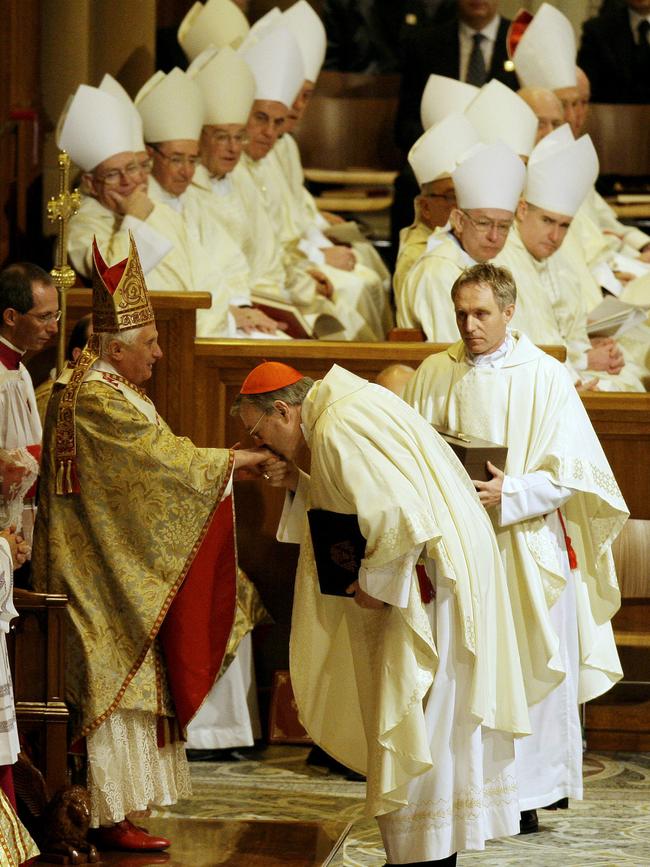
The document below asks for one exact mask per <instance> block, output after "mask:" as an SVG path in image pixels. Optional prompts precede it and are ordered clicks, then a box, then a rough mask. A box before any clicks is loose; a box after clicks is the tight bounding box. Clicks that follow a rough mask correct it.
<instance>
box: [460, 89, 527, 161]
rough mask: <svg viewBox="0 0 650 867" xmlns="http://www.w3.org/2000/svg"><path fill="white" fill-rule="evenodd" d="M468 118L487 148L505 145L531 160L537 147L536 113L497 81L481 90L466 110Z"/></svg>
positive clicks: (512, 91)
mask: <svg viewBox="0 0 650 867" xmlns="http://www.w3.org/2000/svg"><path fill="white" fill-rule="evenodd" d="M465 116H466V117H467V119H468V120H469V121H470V122H471V124H472V126H473V127H474V128H475V129H476V131H477V132H478V134H479V138H480V140H481V141H482V142H483V143H484V144H493V143H494V142H496V141H502V142H505V144H507V145H508V147H509V148H511V149H512V150H513V151H514V152H515V153H516V154H519V156H528V155H529V154H530V152H531V151H532V149H533V147H534V145H535V136H536V135H537V116H536V115H535V112H534V111H533V110H532V108H531V107H530V106H529V105H528V104H527V103H526V102H524V100H523V99H522V98H521V97H520V96H517V94H516V93H515V92H514V90H511V89H510V88H509V87H506V85H505V84H502V82H500V81H497V79H496V78H493V79H492V80H491V81H489V82H488V83H487V84H485V85H484V86H483V87H482V88H481V89H480V91H479V92H478V94H477V95H476V97H475V98H474V99H473V100H472V102H471V103H470V104H469V106H468V107H467V108H466V109H465Z"/></svg>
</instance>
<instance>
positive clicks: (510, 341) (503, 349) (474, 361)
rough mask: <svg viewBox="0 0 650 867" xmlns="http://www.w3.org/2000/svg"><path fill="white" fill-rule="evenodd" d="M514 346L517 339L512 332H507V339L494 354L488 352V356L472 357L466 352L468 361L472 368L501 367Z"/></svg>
mask: <svg viewBox="0 0 650 867" xmlns="http://www.w3.org/2000/svg"><path fill="white" fill-rule="evenodd" d="M514 346H515V339H514V337H513V336H512V334H511V333H510V330H507V331H506V339H505V340H504V341H503V343H502V344H501V346H499V347H498V348H497V349H495V350H494V351H493V352H488V353H487V354H486V355H472V353H471V352H469V351H468V350H466V355H467V359H466V360H467V363H468V364H469V365H470V367H501V366H502V364H503V362H504V361H505V359H506V357H507V356H508V355H509V353H510V352H511V350H512V349H514Z"/></svg>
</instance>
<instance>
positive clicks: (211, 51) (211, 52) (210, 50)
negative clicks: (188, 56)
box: [185, 43, 234, 78]
mask: <svg viewBox="0 0 650 867" xmlns="http://www.w3.org/2000/svg"><path fill="white" fill-rule="evenodd" d="M230 50H231V51H234V48H231V49H230ZM218 52H219V49H218V48H217V47H216V45H212V43H210V45H208V47H207V48H204V49H203V51H202V52H201V53H200V54H197V55H196V57H195V58H194V60H193V61H192V62H191V63H190V65H189V66H188V67H187V69H186V70H185V73H186V75H189V77H190V78H196V76H197V73H198V72H199V70H200V69H203V67H204V66H205V64H206V63H207V62H208V61H209V60H212V58H213V57H214V56H215V54H217V53H218Z"/></svg>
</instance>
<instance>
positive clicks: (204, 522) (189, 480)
mask: <svg viewBox="0 0 650 867" xmlns="http://www.w3.org/2000/svg"><path fill="white" fill-rule="evenodd" d="M69 375H70V371H69V370H68V371H65V372H64V374H62V376H61V377H60V379H59V382H57V384H56V385H55V387H54V390H53V394H52V398H51V400H50V403H49V406H48V411H47V417H46V423H45V433H44V446H43V463H42V477H41V489H40V490H41V498H40V506H39V520H38V528H37V531H36V535H35V543H34V551H33V575H34V587H35V589H36V590H38V591H41V592H51V593H66V594H67V595H68V596H69V599H70V604H69V609H68V610H69V615H70V621H71V623H70V628H69V631H68V648H67V652H68V657H67V677H66V680H67V683H66V687H67V699H68V701H69V703H70V704H71V706H72V708H73V710H74V711H75V712H76V715H77V719H76V720H75V722H76V731H75V736H76V737H80V736H81V737H83V736H85V735H87V734H88V733H89V732H90V731H92V730H93V729H94V728H96V727H97V726H98V725H99V724H100V723H101V722H103V721H104V720H105V719H106V718H107V717H108V716H109V715H110V714H111V713H112V711H113V710H115V708H116V707H117V706H118V705H119V707H120V709H138V710H145V711H151V712H153V713H155V714H157V715H158V716H159V717H160V716H173V715H174V711H173V706H172V704H171V702H170V699H169V695H168V693H167V688H166V684H165V673H164V668H165V666H164V665H163V664H161V659H160V651H159V649H158V642H155V641H154V640H155V639H156V636H157V634H158V632H159V629H160V627H161V625H162V624H163V621H164V619H165V616H166V614H167V613H168V611H169V609H170V606H171V604H172V602H173V600H174V598H175V596H176V594H177V592H178V591H179V589H180V588H181V585H182V584H183V581H184V579H185V578H186V576H187V574H188V571H189V569H190V566H191V564H192V561H193V559H194V557H195V555H196V554H197V551H198V550H199V547H200V544H201V542H202V540H203V538H204V536H205V534H206V533H207V532H208V528H209V527H210V525H211V520H212V517H213V516H214V514H215V511H216V509H217V507H218V506H219V504H220V502H221V499H222V496H223V494H224V491H225V489H226V486H227V484H228V481H229V478H230V474H231V469H232V452H228V451H225V450H222V449H206V448H196V447H195V446H194V445H193V444H192V443H191V442H190V441H189V440H187V439H185V438H182V437H177V436H175V435H174V434H173V433H172V432H171V431H170V429H169V428H168V427H167V425H166V424H165V422H164V421H162V419H160V418H159V417H158V416H157V414H156V413H155V409H154V407H153V404H151V402H150V401H149V400H148V399H147V398H146V397H144V396H143V394H142V393H140V390H139V389H136V387H135V386H130V384H129V383H127V382H126V381H125V380H122V379H121V378H120V377H116V376H113V375H112V374H110V373H105V372H101V371H98V370H92V371H90V373H89V374H88V376H87V378H86V380H84V382H83V383H82V385H81V387H80V389H79V393H78V398H77V404H76V443H77V467H78V473H79V480H80V493H79V494H78V495H72V496H58V495H57V494H56V493H55V476H56V473H55V464H54V460H55V454H54V452H55V449H54V441H55V428H56V420H57V412H58V406H59V401H60V398H61V395H62V392H63V388H62V385H63V381H64V380H65V379H66V378H67V377H69ZM224 505H225V504H224ZM233 600H234V570H233ZM233 607H234V601H233ZM232 615H233V611H223V617H224V618H230V620H229V623H228V629H229V628H230V625H231V624H232ZM226 636H227V633H226ZM152 648H153V649H152ZM210 685H211V684H210ZM208 688H209V687H208Z"/></svg>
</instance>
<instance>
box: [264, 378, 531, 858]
mask: <svg viewBox="0 0 650 867" xmlns="http://www.w3.org/2000/svg"><path fill="white" fill-rule="evenodd" d="M302 424H303V431H304V433H305V436H306V439H307V442H308V444H309V446H310V449H311V478H310V477H308V476H306V475H305V474H301V476H300V482H299V485H298V488H297V491H296V493H295V495H292V494H288V495H287V500H286V503H285V510H284V512H283V515H282V519H281V523H280V527H279V528H278V538H279V539H280V540H281V541H287V542H301V553H300V560H299V565H298V574H297V578H296V593H295V599H294V609H293V618H292V633H291V654H290V655H291V679H292V685H293V689H294V694H295V697H296V701H297V704H298V708H299V712H300V718H301V720H302V722H303V724H304V725H305V727H306V728H307V731H308V732H309V733H310V735H311V736H312V738H313V739H314V740H315V742H316V743H318V744H319V745H321V746H322V747H323V748H324V749H325V750H326V751H327V752H329V753H330V754H331V755H333V756H334V757H335V758H337V759H338V760H339V761H342V762H343V763H344V764H346V765H348V766H349V767H352V768H354V769H356V770H358V771H360V772H361V773H365V774H366V775H367V797H366V811H367V814H368V815H372V816H376V817H377V819H378V822H379V827H380V830H381V833H382V837H383V840H384V845H385V847H386V853H387V856H388V860H389V861H390V862H391V863H408V862H412V861H420V860H431V859H440V858H445V857H447V856H449V855H450V854H451V853H452V852H455V851H458V850H460V849H482V848H484V845H485V841H486V840H487V839H490V838H492V837H498V836H503V835H510V834H515V833H518V830H519V805H518V800H517V790H516V781H515V774H514V745H513V740H514V737H513V735H514V734H517V735H523V734H525V733H527V732H528V731H529V727H528V719H527V711H526V701H525V696H524V685H523V680H522V678H521V672H520V667H519V659H518V652H517V649H516V639H515V634H514V625H513V622H512V617H511V612H510V606H509V603H508V598H507V589H506V579H505V575H504V572H503V568H502V564H501V562H500V557H499V552H498V548H497V546H496V540H495V538H494V534H493V531H492V528H491V525H490V523H489V519H488V518H487V515H486V514H485V511H484V510H483V509H482V507H481V506H480V503H479V501H478V498H477V497H476V494H475V492H474V490H473V488H472V486H471V484H470V483H469V479H468V478H467V476H466V474H465V473H464V470H463V469H462V467H461V465H460V463H459V462H458V461H457V459H456V457H455V456H454V455H453V453H452V452H451V450H450V449H449V448H448V446H447V445H446V444H445V443H444V442H443V441H442V439H441V438H440V437H439V436H438V435H437V434H436V433H435V432H434V431H432V429H431V427H430V426H429V425H428V424H427V423H426V422H424V420H423V419H422V418H421V417H420V416H419V415H418V414H417V413H415V412H413V411H412V410H411V409H410V408H409V407H407V406H406V404H405V403H404V402H403V401H401V400H400V399H399V398H397V397H396V396H395V395H393V394H392V393H390V392H388V391H386V390H385V389H383V388H381V387H380V386H377V385H373V384H369V383H367V382H366V381H365V380H362V379H360V378H359V377H357V376H355V375H354V374H351V373H349V372H347V371H344V370H342V369H341V368H339V367H337V366H335V367H333V368H332V370H331V371H330V372H329V373H328V374H327V375H326V376H325V378H324V379H323V380H321V381H320V382H318V383H316V384H315V385H314V386H313V388H312V389H311V390H310V392H309V393H308V395H307V396H306V398H305V401H304V402H303V404H302ZM307 507H310V508H312V507H313V508H323V509H329V510H332V511H335V512H339V513H344V514H356V515H357V517H358V521H359V527H360V530H361V532H362V534H363V536H364V537H365V538H366V554H365V558H364V560H363V561H362V563H361V568H360V572H359V581H360V584H361V586H362V587H363V588H365V589H366V590H367V592H369V593H370V594H371V595H373V596H375V597H376V598H378V599H381V600H383V601H385V602H386V603H387V605H386V606H385V607H384V608H383V609H381V610H373V611H369V610H364V609H361V608H359V607H358V606H357V605H355V603H354V602H353V601H352V600H350V599H342V598H340V597H332V596H324V595H322V594H321V593H320V592H319V589H318V582H317V578H316V571H315V563H314V558H313V550H312V545H311V541H310V536H309V531H308V529H307V522H306V519H305V509H306V508H307ZM420 556H421V557H422V558H423V562H424V564H425V565H426V569H427V572H428V574H429V576H430V577H431V579H432V581H433V583H434V585H435V593H436V596H435V601H432V602H428V603H424V602H423V601H422V598H421V595H420V590H419V585H418V580H417V577H416V570H415V564H416V562H417V560H418V558H419V557H420ZM351 577H353V576H351Z"/></svg>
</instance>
